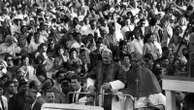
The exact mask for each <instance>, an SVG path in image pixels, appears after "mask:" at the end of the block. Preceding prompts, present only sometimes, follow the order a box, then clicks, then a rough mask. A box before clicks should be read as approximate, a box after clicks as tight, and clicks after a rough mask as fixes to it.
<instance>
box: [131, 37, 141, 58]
mask: <svg viewBox="0 0 194 110" xmlns="http://www.w3.org/2000/svg"><path fill="white" fill-rule="evenodd" d="M130 45H131V52H135V53H139V54H141V55H143V47H144V43H143V40H137V39H134V40H133V41H132V42H131V43H130Z"/></svg>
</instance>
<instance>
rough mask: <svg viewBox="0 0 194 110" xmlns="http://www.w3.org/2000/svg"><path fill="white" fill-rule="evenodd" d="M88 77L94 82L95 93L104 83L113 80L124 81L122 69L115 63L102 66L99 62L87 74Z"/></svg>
mask: <svg viewBox="0 0 194 110" xmlns="http://www.w3.org/2000/svg"><path fill="white" fill-rule="evenodd" d="M89 77H90V78H92V79H94V80H96V83H95V86H96V89H97V91H99V90H100V87H101V86H102V85H103V84H104V83H108V82H111V81H114V80H121V81H123V80H124V74H123V73H122V68H121V66H119V65H118V64H117V63H115V62H112V63H111V64H103V63H102V62H99V63H98V64H97V65H96V66H95V67H94V68H93V69H92V71H91V72H90V73H89Z"/></svg>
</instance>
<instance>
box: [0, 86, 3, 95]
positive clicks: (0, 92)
mask: <svg viewBox="0 0 194 110" xmlns="http://www.w3.org/2000/svg"><path fill="white" fill-rule="evenodd" d="M2 95H3V88H2V87H0V96H2Z"/></svg>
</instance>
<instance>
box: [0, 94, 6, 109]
mask: <svg viewBox="0 0 194 110" xmlns="http://www.w3.org/2000/svg"><path fill="white" fill-rule="evenodd" d="M1 97H2V101H3V104H4V108H5V110H8V101H7V98H6V97H5V96H1ZM0 109H1V110H2V104H1V102H0Z"/></svg>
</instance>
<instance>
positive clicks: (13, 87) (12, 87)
mask: <svg viewBox="0 0 194 110" xmlns="http://www.w3.org/2000/svg"><path fill="white" fill-rule="evenodd" d="M8 91H9V92H10V93H12V94H17V86H16V85H15V84H14V83H11V84H10V85H9V86H8Z"/></svg>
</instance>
